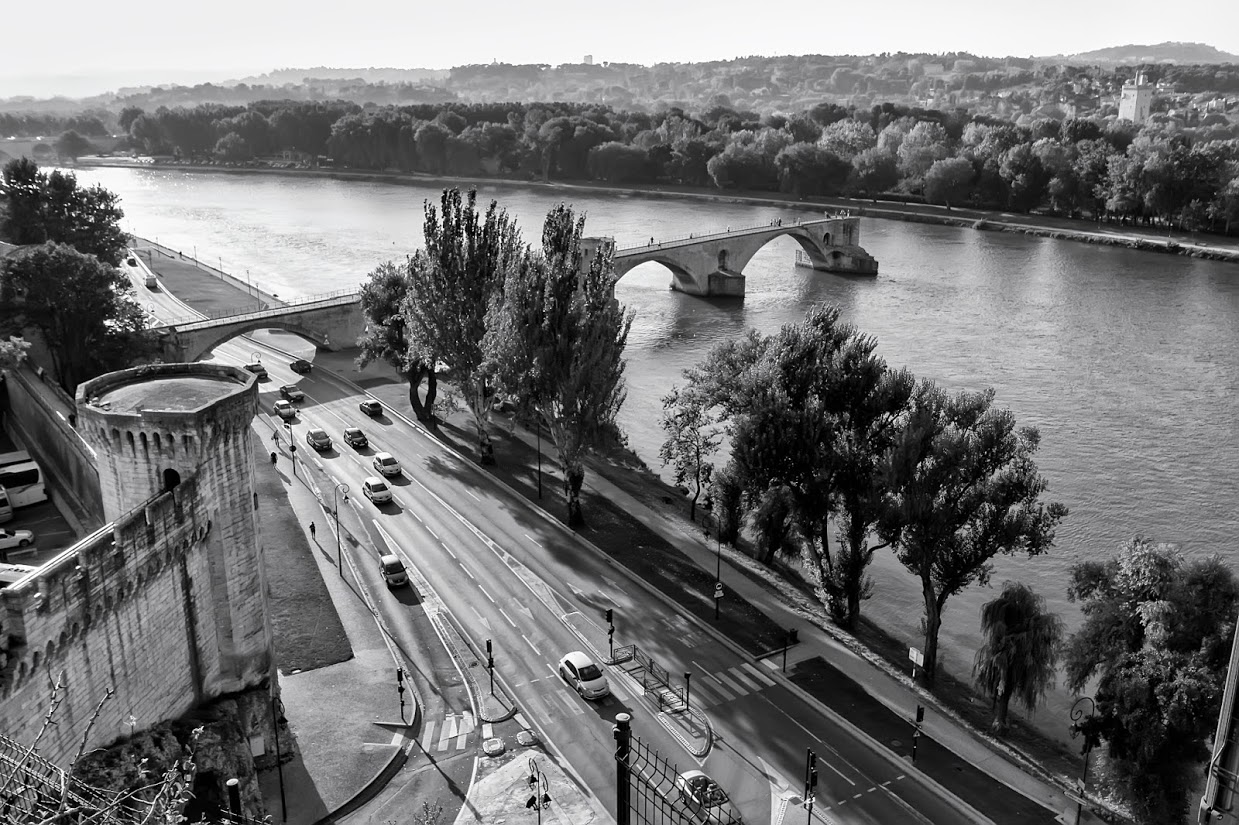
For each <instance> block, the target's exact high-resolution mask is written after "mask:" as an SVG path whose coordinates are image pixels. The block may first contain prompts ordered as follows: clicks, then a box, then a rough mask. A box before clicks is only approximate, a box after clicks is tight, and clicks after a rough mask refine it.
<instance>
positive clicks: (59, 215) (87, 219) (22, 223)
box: [0, 158, 128, 266]
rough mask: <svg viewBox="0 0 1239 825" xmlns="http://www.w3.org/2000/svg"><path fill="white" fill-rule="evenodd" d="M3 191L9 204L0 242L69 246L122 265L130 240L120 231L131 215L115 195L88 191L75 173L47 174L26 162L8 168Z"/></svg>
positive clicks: (94, 189)
mask: <svg viewBox="0 0 1239 825" xmlns="http://www.w3.org/2000/svg"><path fill="white" fill-rule="evenodd" d="M0 192H3V194H4V195H6V196H7V197H8V201H9V208H8V212H7V214H6V215H5V218H4V222H3V223H2V224H0V237H4V238H6V239H8V240H9V241H10V242H11V243H14V244H17V245H19V246H21V245H27V244H41V243H45V242H49V241H54V242H56V243H63V244H68V245H69V246H72V247H73V248H74V249H76V250H78V251H79V252H82V253H85V254H87V255H94V256H95V257H97V258H99V260H101V261H103V262H104V263H107V264H110V265H112V266H118V265H119V264H120V261H121V257H122V255H123V253H124V251H125V245H126V244H127V243H128V236H127V235H125V233H124V232H122V231H121V228H120V220H121V218H123V217H124V216H125V213H124V212H122V211H121V210H120V207H119V206H118V205H117V203H118V198H117V197H116V195H115V194H114V193H112V192H109V191H108V190H106V189H104V188H103V187H101V186H91V187H89V188H82V187H80V186H78V183H77V177H76V176H75V175H72V174H65V173H63V172H60V171H55V172H52V173H51V174H50V175H49V174H46V173H44V172H42V171H40V170H39V167H38V166H37V165H36V164H35V163H34V162H32V161H30V160H27V159H25V158H20V159H18V160H13V161H10V162H9V163H8V164H6V165H5V167H4V173H3V183H2V184H0Z"/></svg>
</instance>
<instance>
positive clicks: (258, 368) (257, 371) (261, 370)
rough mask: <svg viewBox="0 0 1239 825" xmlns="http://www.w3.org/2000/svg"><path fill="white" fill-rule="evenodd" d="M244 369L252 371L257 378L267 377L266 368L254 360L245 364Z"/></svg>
mask: <svg viewBox="0 0 1239 825" xmlns="http://www.w3.org/2000/svg"><path fill="white" fill-rule="evenodd" d="M245 369H247V370H249V371H250V372H252V373H254V375H257V376H258V377H259V378H266V377H267V368H266V367H264V366H263V365H262V364H260V363H258V362H257V361H255V362H254V363H252V364H246V365H245Z"/></svg>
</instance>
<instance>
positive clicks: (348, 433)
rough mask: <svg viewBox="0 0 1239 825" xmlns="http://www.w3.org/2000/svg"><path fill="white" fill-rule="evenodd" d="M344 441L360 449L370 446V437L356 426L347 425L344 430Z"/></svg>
mask: <svg viewBox="0 0 1239 825" xmlns="http://www.w3.org/2000/svg"><path fill="white" fill-rule="evenodd" d="M344 443H345V444H347V445H349V446H350V447H355V448H357V449H358V450H360V449H362V448H364V447H369V446H370V439H368V438H366V434H365V433H363V432H362V431H361V430H360V429H358V428H357V427H347V428H345V430H344Z"/></svg>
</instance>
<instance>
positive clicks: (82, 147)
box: [56, 129, 97, 160]
mask: <svg viewBox="0 0 1239 825" xmlns="http://www.w3.org/2000/svg"><path fill="white" fill-rule="evenodd" d="M95 151H97V150H96V149H95V145H94V144H93V143H91V142H90V141H89V140H87V139H86V138H84V137H82V136H81V135H79V134H78V133H77V132H76V131H74V130H73V129H70V130H69V131H67V132H65V133H64V134H62V135H61V136H60V137H58V138H56V154H58V155H60V156H61V157H62V158H69V159H70V160H77V159H78V158H80V157H81V156H82V155H86V154H90V153H91V152H95Z"/></svg>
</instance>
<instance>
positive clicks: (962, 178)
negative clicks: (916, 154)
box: [925, 158, 976, 209]
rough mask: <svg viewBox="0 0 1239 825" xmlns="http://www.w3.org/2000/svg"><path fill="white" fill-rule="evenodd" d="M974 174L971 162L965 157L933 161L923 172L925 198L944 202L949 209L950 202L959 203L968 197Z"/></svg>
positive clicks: (933, 201) (934, 201) (930, 200)
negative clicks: (927, 169) (926, 170)
mask: <svg viewBox="0 0 1239 825" xmlns="http://www.w3.org/2000/svg"><path fill="white" fill-rule="evenodd" d="M975 175H976V170H974V169H973V168H972V162H971V161H969V160H967V159H965V158H944V159H943V160H939V161H935V162H934V165H933V166H931V167H929V171H928V172H926V173H925V200H927V201H929V202H931V203H944V204H946V208H947V209H950V208H951V203H952V202H954V203H959V202H960V201H962V200H965V199H966V198H967V197H968V193H969V192H970V191H971V190H972V179H973V177H975Z"/></svg>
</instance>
